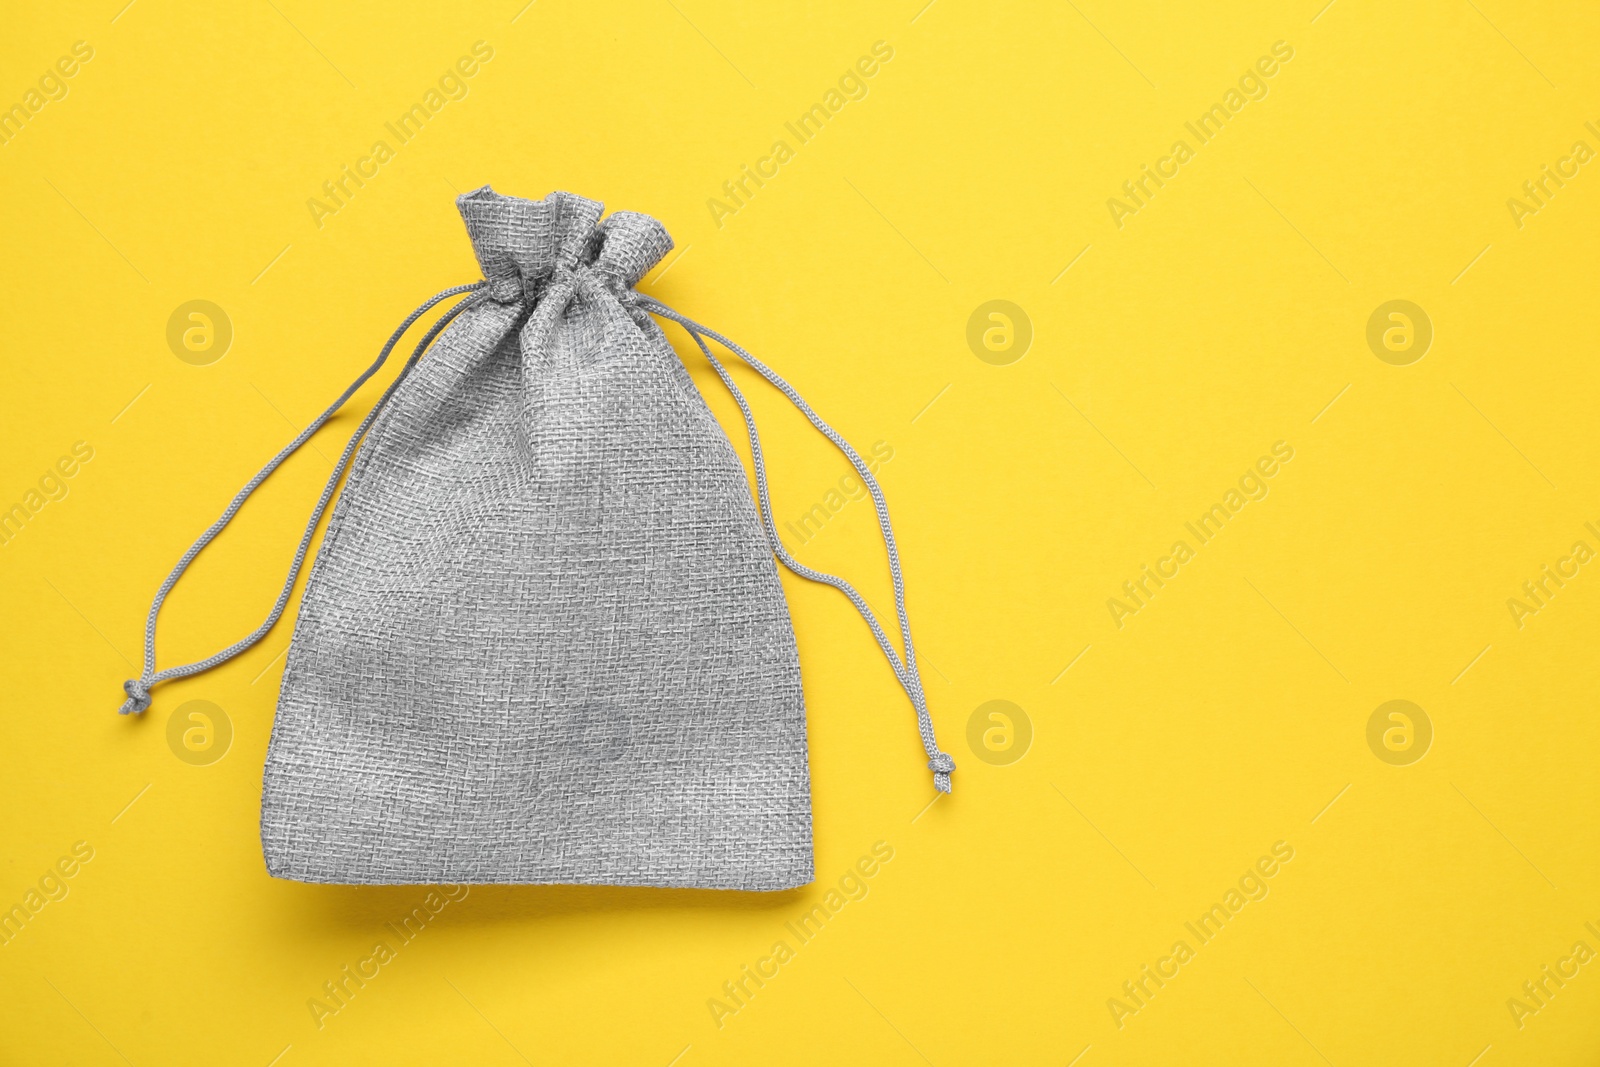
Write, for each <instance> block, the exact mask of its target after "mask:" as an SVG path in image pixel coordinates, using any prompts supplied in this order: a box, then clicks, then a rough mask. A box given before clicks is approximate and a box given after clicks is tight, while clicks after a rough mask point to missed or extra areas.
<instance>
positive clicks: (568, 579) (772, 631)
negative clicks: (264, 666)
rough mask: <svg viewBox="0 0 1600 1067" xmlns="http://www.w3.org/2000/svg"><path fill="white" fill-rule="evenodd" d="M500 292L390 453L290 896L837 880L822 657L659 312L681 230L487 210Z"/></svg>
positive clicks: (348, 620) (286, 688) (278, 818)
mask: <svg viewBox="0 0 1600 1067" xmlns="http://www.w3.org/2000/svg"><path fill="white" fill-rule="evenodd" d="M458 204H459V206H460V209H461V213H462V216H463V218H464V220H465V222H466V226H467V231H468V234H469V236H470V237H471V240H472V244H473V248H474V250H475V251H476V253H477V256H478V260H479V262H480V264H481V265H482V268H483V273H484V277H485V279H486V280H487V282H488V285H487V286H486V291H487V294H488V299H484V300H481V301H480V302H478V303H477V304H475V305H474V306H472V307H470V308H468V309H467V310H466V311H465V312H463V313H462V314H461V316H460V317H459V318H458V319H457V320H456V321H455V322H454V323H453V324H452V325H451V326H450V327H449V328H448V329H447V330H446V331H445V332H444V333H443V334H442V335H441V336H440V338H439V340H438V342H437V343H436V344H435V346H434V347H433V349H432V350H430V351H429V353H428V354H427V355H426V356H425V357H424V358H423V360H422V361H421V363H419V364H418V366H417V367H416V368H415V369H414V370H413V371H412V373H411V375H410V377H409V378H408V379H407V380H406V381H405V382H404V383H403V384H402V385H401V387H400V388H399V390H398V391H397V392H396V393H395V394H394V396H393V398H392V399H391V400H390V402H389V405H388V407H386V408H385V409H384V411H383V412H382V414H381V415H380V416H379V418H378V419H377V421H376V422H375V423H374V424H373V426H372V429H371V430H370V432H369V433H368V436H367V438H366V441H365V443H364V444H363V446H362V449H361V452H360V454H359V455H358V457H357V459H356V462H355V465H354V467H353V468H352V470H351V474H350V478H349V481H348V483H347V484H346V486H345V488H344V491H343V493H342V495H341V496H340V498H339V501H338V503H337V505H336V507H335V510H334V513H333V517H332V519H331V520H330V523H329V528H328V532H327V535H326V536H325V538H324V539H323V543H322V546H321V548H320V550H319V551H318V553H317V556H316V559H315V562H314V564H313V567H312V571H311V575H310V578H309V580H308V582H307V588H306V592H305V596H304V598H303V601H302V604H301V608H300V614H299V619H298V621H297V623H296V625H295V631H294V637H293V640H292V642H291V645H290V649H289V657H288V664H287V668H286V671H285V676H284V682H283V688H282V692H281V695H280V697H279V701H278V712H277V718H276V721H275V723H274V726H273V731H272V741H271V744H270V746H269V748H268V752H267V762H266V772H265V777H264V782H263V790H262V814H261V837H262V845H263V849H264V851H265V854H266V860H267V867H268V869H269V870H270V871H271V872H272V873H273V874H274V875H277V876H279V877H284V878H292V879H297V880H300V881H308V882H339V883H427V882H432V883H483V882H510V883H585V884H613V885H653V886H693V887H703V888H730V889H749V890H777V889H785V888H790V887H793V886H796V885H802V884H805V883H807V882H809V881H810V880H811V878H812V851H811V799H810V779H809V771H808V766H807V758H806V732H805V706H804V700H803V697H802V693H801V687H800V671H799V661H798V657H797V655H796V651H795V640H794V632H793V629H792V627H791V624H790V620H789V613H788V608H787V605H786V603H785V601H784V597H783V591H782V588H781V587H780V585H779V582H778V574H777V568H776V565H775V563H774V561H773V558H772V554H771V550H770V549H769V547H768V545H767V542H766V538H765V535H764V533H763V531H762V527H761V524H760V520H759V519H758V517H757V514H756V510H755V507H754V505H753V503H752V501H751V497H750V490H749V487H748V484H747V482H746V478H745V474H744V469H743V467H742V466H741V464H740V462H739V460H738V457H737V456H736V454H735V453H734V451H733V448H732V446H731V445H730V444H729V442H728V439H727V437H726V435H725V434H724V433H723V431H722V429H721V427H720V426H719V425H718V424H717V422H716V420H715V419H714V418H713V417H712V415H711V413H710V411H709V410H708V409H707V407H706V405H705V402H704V400H703V399H702V398H701V396H700V394H699V392H698V391H697V390H696V389H695V387H694V385H693V383H692V382H691V380H690V378H689V376H688V374H687V372H686V371H685V370H684V368H683V365H682V364H681V363H680V362H679V360H678V357H677V356H676V354H674V352H673V351H672V349H671V348H670V346H668V344H667V343H666V340H665V338H664V337H663V336H662V334H661V331H660V329H659V328H658V327H657V326H656V324H655V323H654V322H653V321H652V320H651V319H650V318H649V317H648V316H647V315H646V314H645V313H644V312H643V311H641V310H639V309H637V308H635V307H633V306H632V304H633V301H634V298H635V294H634V293H633V291H632V287H633V285H635V284H636V283H637V282H638V281H639V279H640V278H642V277H643V276H644V274H645V272H646V271H648V270H649V269H650V268H651V266H652V265H654V264H655V263H656V262H658V261H659V260H660V259H661V257H662V256H663V255H665V253H666V252H667V251H668V250H669V249H670V248H671V247H672V242H671V239H670V238H669V237H668V236H667V234H666V231H665V230H664V229H663V228H662V227H661V225H660V224H659V223H658V222H656V221H655V220H654V219H651V218H649V217H647V216H644V215H638V214H632V213H626V212H619V213H616V214H613V215H611V216H609V217H608V218H606V219H605V220H604V222H602V221H601V216H602V214H603V210H604V209H603V208H602V206H601V205H600V204H598V203H595V202H594V201H590V200H585V199H583V198H581V197H577V196H572V195H570V194H566V193H553V194H551V195H550V196H549V197H547V198H546V199H544V200H542V201H528V200H518V199H514V198H511V197H504V196H500V195H498V194H496V193H494V192H493V191H492V190H490V189H489V188H487V187H485V188H483V189H479V190H477V191H475V192H473V193H469V194H467V195H466V196H463V197H461V198H460V200H459V201H458Z"/></svg>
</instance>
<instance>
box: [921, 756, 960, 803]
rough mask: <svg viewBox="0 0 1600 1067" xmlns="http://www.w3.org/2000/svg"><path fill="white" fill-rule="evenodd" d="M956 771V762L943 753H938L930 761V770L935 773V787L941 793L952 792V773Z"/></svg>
mask: <svg viewBox="0 0 1600 1067" xmlns="http://www.w3.org/2000/svg"><path fill="white" fill-rule="evenodd" d="M955 769H956V761H955V760H953V759H951V758H950V757H949V756H947V755H946V754H945V753H943V752H939V753H936V754H935V755H934V757H933V758H932V759H930V760H929V761H928V770H930V771H932V772H933V787H934V788H935V789H937V790H938V791H939V792H941V793H948V792H950V772H951V771H953V770H955Z"/></svg>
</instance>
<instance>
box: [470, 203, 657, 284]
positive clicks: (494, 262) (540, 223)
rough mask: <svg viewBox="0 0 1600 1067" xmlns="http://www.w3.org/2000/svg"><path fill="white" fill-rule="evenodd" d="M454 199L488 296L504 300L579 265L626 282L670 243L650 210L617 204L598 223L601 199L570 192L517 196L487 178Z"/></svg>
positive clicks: (642, 272)
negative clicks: (496, 187) (647, 212)
mask: <svg viewBox="0 0 1600 1067" xmlns="http://www.w3.org/2000/svg"><path fill="white" fill-rule="evenodd" d="M456 206H457V207H458V208H459V209H460V211H461V218H462V220H463V221H464V222H465V223H466V226H467V236H468V237H470V238H471V239H472V250H473V252H474V253H475V254H476V255H477V257H478V264H479V265H480V266H481V267H482V268H483V276H484V279H485V280H486V281H487V282H488V287H487V288H488V292H489V295H490V297H492V298H493V299H494V300H496V301H498V302H499V303H502V304H510V303H515V302H517V301H519V300H524V299H528V300H531V299H532V297H533V295H534V294H535V293H537V292H538V291H539V290H540V289H542V288H543V287H544V286H545V285H546V284H547V283H548V282H549V281H550V279H551V278H552V277H554V276H555V275H556V274H558V273H561V272H563V271H574V270H578V269H580V268H584V267H587V268H589V269H592V270H593V271H595V272H596V273H598V274H601V275H604V276H606V277H607V278H609V279H611V280H613V281H614V282H615V284H617V285H618V286H619V287H622V288H631V287H632V286H634V285H637V284H638V283H639V281H640V279H642V278H643V277H644V276H645V275H646V274H647V273H648V272H649V271H650V269H651V268H652V267H654V266H655V265H656V264H657V263H659V262H661V258H662V257H663V256H665V255H666V254H667V253H668V252H669V251H671V250H672V238H671V237H670V236H668V235H667V230H666V227H664V226H662V225H661V223H659V222H657V221H656V220H655V219H653V218H651V217H650V216H649V215H641V214H638V213H637V212H633V211H618V212H615V213H614V214H612V215H610V216H608V217H607V218H606V219H605V221H604V222H601V216H602V215H604V214H605V205H604V204H601V203H600V202H599V201H596V200H588V199H585V198H584V197H581V196H575V195H573V194H572V193H563V192H555V193H551V194H550V195H549V196H547V197H545V198H544V199H543V200H522V199H519V198H517V197H514V196H501V195H500V194H499V193H497V192H495V191H494V190H493V189H491V188H490V187H489V186H487V185H485V186H484V187H483V188H481V189H474V190H473V191H472V192H470V193H467V194H466V195H464V196H461V197H458V198H457V199H456Z"/></svg>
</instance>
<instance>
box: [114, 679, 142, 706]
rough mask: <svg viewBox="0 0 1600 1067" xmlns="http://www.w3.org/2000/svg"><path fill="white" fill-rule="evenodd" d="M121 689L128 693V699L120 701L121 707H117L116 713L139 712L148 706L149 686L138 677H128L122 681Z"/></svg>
mask: <svg viewBox="0 0 1600 1067" xmlns="http://www.w3.org/2000/svg"><path fill="white" fill-rule="evenodd" d="M122 691H123V692H124V693H127V694H128V699H127V700H124V701H123V702H122V707H120V708H118V709H117V714H118V715H127V714H129V713H130V712H131V713H132V714H134V715H138V714H141V713H142V712H143V711H144V710H145V709H146V708H148V707H149V706H150V687H149V686H148V685H146V684H145V683H144V682H143V681H142V680H140V679H138V678H129V679H128V680H127V681H126V682H123V683H122Z"/></svg>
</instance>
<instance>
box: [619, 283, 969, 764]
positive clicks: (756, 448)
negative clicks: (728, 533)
mask: <svg viewBox="0 0 1600 1067" xmlns="http://www.w3.org/2000/svg"><path fill="white" fill-rule="evenodd" d="M637 305H638V306H639V307H641V308H643V309H644V310H645V311H648V312H650V313H651V314H653V315H659V316H661V317H662V318H666V319H671V320H672V321H673V322H676V323H677V324H678V325H679V326H682V327H683V328H684V329H685V330H686V331H688V333H689V336H691V337H693V338H694V341H695V344H697V345H699V346H700V351H701V352H702V353H704V354H705V357H706V359H707V360H708V361H709V362H710V364H711V366H712V368H713V369H715V370H716V372H717V377H719V378H721V379H722V384H723V385H725V386H727V388H728V392H729V393H730V394H732V396H733V399H734V402H735V403H737V404H738V405H739V411H740V413H741V414H743V416H744V424H745V429H746V431H747V432H748V434H749V437H750V457H751V460H752V462H753V465H754V467H755V472H756V498H757V500H758V502H759V503H760V505H761V519H762V521H763V523H765V525H766V532H767V540H768V542H769V543H770V544H771V545H772V551H773V554H774V555H776V556H777V557H778V559H779V560H781V561H782V562H783V565H784V566H785V567H787V568H789V570H791V571H793V572H794V573H795V574H798V575H799V576H800V577H802V578H805V579H807V580H808V581H813V582H818V583H820V584H822V585H831V586H833V588H835V589H837V590H839V591H840V592H841V593H843V594H844V595H845V596H847V597H849V598H850V603H852V604H854V605H855V609H856V611H858V612H859V613H860V614H861V617H862V618H863V619H864V620H866V623H867V625H868V626H869V627H870V628H871V629H872V636H873V637H875V638H876V639H877V641H878V647H879V648H881V649H882V650H883V654H884V657H885V658H886V659H888V661H889V666H890V667H891V668H893V670H894V673H895V677H896V678H897V679H899V681H900V687H901V688H902V689H904V690H905V692H906V696H907V697H909V698H910V700H911V706H912V707H913V708H915V709H916V712H917V732H918V733H920V734H921V735H922V747H923V748H924V749H925V750H926V751H927V754H928V769H929V770H930V771H932V772H933V784H934V788H936V789H937V790H938V791H939V792H941V793H948V792H950V772H951V771H953V770H955V769H956V764H955V760H953V759H951V758H950V756H949V755H947V754H946V753H945V752H944V751H942V750H941V749H940V748H939V742H938V739H937V738H936V737H935V736H934V732H933V719H932V718H931V717H930V716H929V715H928V700H927V696H926V694H925V693H924V692H923V688H922V675H921V672H920V671H919V670H918V669H917V652H916V648H915V647H914V646H913V645H912V643H911V621H910V619H909V618H908V617H907V615H906V588H905V580H904V578H903V577H902V575H901V572H900V553H899V550H898V549H897V548H896V547H895V541H894V528H893V527H892V526H890V524H889V505H888V504H887V503H886V502H885V501H884V499H883V491H882V490H880V489H879V488H878V483H877V480H876V479H874V478H873V477H872V472H871V471H870V470H868V469H867V465H866V464H865V463H863V462H862V460H861V457H860V456H859V455H858V454H857V453H856V450H855V449H853V448H851V447H850V444H849V442H847V441H846V440H845V439H844V438H843V437H841V436H839V434H838V432H837V431H835V430H834V429H833V427H831V426H829V425H828V424H827V423H826V422H823V421H822V419H821V417H820V416H818V415H817V413H816V412H815V411H813V410H811V406H810V405H809V404H807V403H806V402H805V401H804V400H803V399H801V397H800V394H799V393H797V392H795V390H794V387H793V386H791V385H790V384H789V383H788V382H786V381H784V380H783V379H782V378H780V377H778V375H777V374H776V373H775V372H773V370H772V369H771V368H770V367H768V366H767V365H766V364H764V363H762V362H761V361H760V360H758V359H756V358H755V357H754V356H752V355H751V354H750V353H748V352H746V351H745V350H744V349H742V348H740V347H739V346H738V345H736V344H734V343H733V342H732V341H730V340H728V339H727V338H726V337H723V336H722V335H721V334H719V333H716V332H715V331H712V330H708V329H706V328H705V327H704V326H701V325H700V324H699V323H697V322H695V321H694V320H692V319H690V318H688V317H687V316H684V315H680V314H678V313H677V312H676V311H674V310H672V309H671V308H669V307H667V306H666V305H665V304H663V303H661V302H660V301H659V300H655V299H652V298H651V297H647V296H644V295H642V294H641V295H640V296H639V299H638V301H637ZM707 337H709V338H711V339H712V340H713V341H715V342H717V343H718V344H720V345H721V346H722V347H724V348H726V349H727V350H728V351H730V352H732V353H733V354H734V355H736V356H738V357H739V358H740V359H742V360H744V362H745V363H746V364H748V365H749V366H750V368H751V369H752V370H754V371H755V372H756V373H757V374H759V375H761V376H762V377H763V378H765V379H766V380H767V381H768V382H769V383H771V384H772V385H773V386H774V387H775V388H776V389H777V390H778V391H779V392H781V393H783V395H784V396H786V397H788V398H789V402H790V403H792V404H793V405H794V406H795V407H796V408H798V409H799V410H800V413H801V414H802V415H804V416H805V417H806V418H807V419H808V420H809V421H810V422H811V425H813V426H815V427H816V428H817V429H818V430H819V431H821V432H822V434H823V436H825V437H827V439H828V440H830V441H832V442H833V443H834V445H835V446H837V447H838V449H839V451H841V452H843V453H844V455H845V457H846V458H847V459H849V460H850V464H851V466H853V467H855V469H856V473H857V474H858V475H860V476H861V480H862V481H863V482H864V483H866V486H867V491H868V492H869V493H871V494H872V504H873V507H874V508H875V509H876V510H877V513H878V527H879V529H880V530H881V531H882V533H883V543H884V547H885V548H886V549H887V551H888V554H889V574H890V577H891V578H892V579H893V581H894V606H895V613H896V614H897V615H898V616H899V619H900V640H901V644H902V645H904V647H905V656H904V658H903V659H902V658H901V657H900V656H899V655H897V654H896V653H895V650H894V646H893V645H891V644H890V643H889V638H888V635H886V634H885V633H884V632H883V627H882V626H880V625H879V624H878V620H877V618H876V617H875V616H874V615H873V613H872V609H871V608H869V607H868V606H867V602H866V600H865V599H864V598H863V597H862V596H861V594H860V593H858V592H857V591H856V589H855V587H854V586H852V585H851V584H850V583H849V582H847V581H845V580H844V579H843V578H839V577H836V576H835V575H832V574H824V573H823V572H821V571H815V570H812V569H811V568H810V567H807V566H806V565H805V564H803V563H801V562H800V561H799V560H796V559H795V558H794V557H793V556H791V555H790V554H789V550H788V548H786V547H785V546H784V544H783V542H782V540H780V539H779V537H778V528H777V525H776V523H774V521H773V518H772V502H771V500H770V498H769V496H768V492H767V470H766V461H765V460H764V459H763V457H762V453H761V438H760V436H759V435H758V434H757V433H756V422H755V415H754V414H753V413H752V412H751V411H750V405H749V404H747V403H746V402H745V398H744V394H743V393H741V392H740V391H739V387H738V386H737V385H735V384H734V382H733V378H732V377H731V376H729V374H728V370H727V368H726V367H724V366H723V365H722V363H721V361H720V360H718V359H717V358H716V357H715V356H713V355H712V354H711V349H710V348H709V347H707V346H706V342H705V339H706V338H707Z"/></svg>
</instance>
